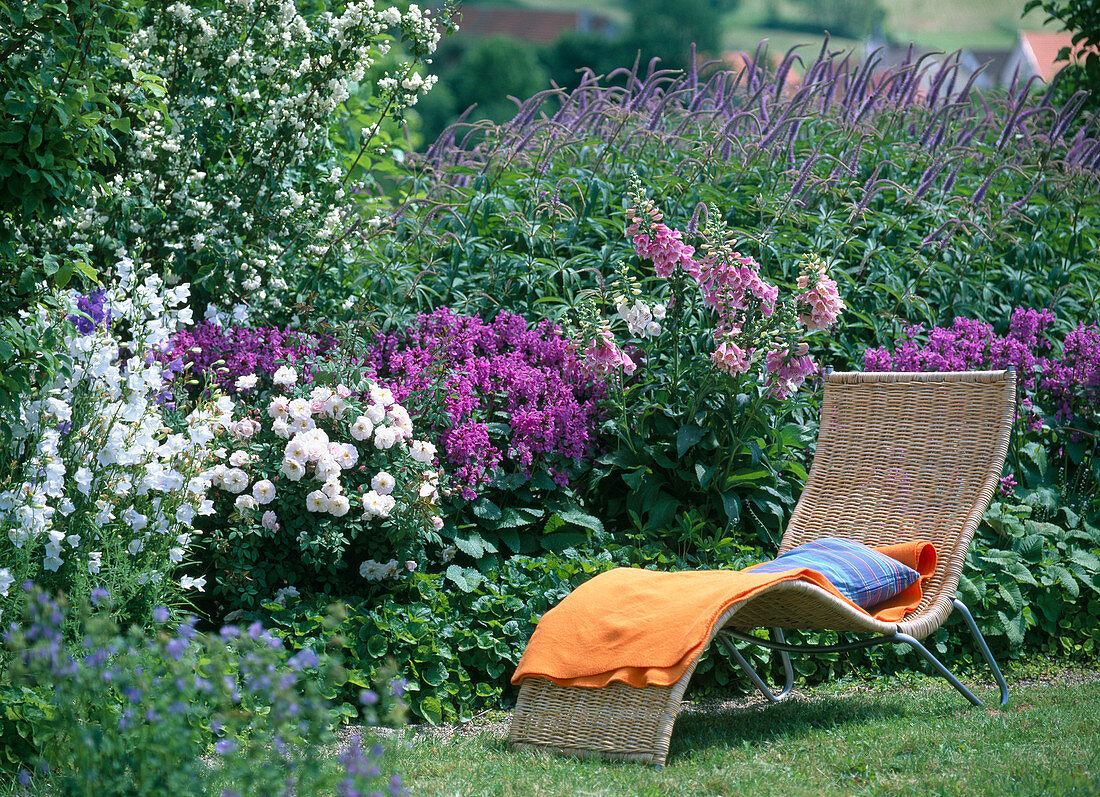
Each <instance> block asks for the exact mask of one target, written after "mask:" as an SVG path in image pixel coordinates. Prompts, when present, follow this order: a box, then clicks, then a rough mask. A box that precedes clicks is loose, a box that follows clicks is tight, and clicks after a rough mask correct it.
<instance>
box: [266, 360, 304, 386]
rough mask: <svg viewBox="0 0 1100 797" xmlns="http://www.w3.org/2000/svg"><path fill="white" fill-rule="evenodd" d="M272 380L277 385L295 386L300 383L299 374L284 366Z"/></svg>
mask: <svg viewBox="0 0 1100 797" xmlns="http://www.w3.org/2000/svg"><path fill="white" fill-rule="evenodd" d="M271 380H272V381H273V382H274V383H275V384H277V385H293V384H295V383H296V382H297V381H298V372H297V371H296V370H294V369H293V368H289V367H287V366H285V365H283V366H280V367H279V369H278V370H277V371H276V372H275V375H274V376H272V377H271Z"/></svg>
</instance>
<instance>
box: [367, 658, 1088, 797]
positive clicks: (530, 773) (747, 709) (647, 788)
mask: <svg viewBox="0 0 1100 797" xmlns="http://www.w3.org/2000/svg"><path fill="white" fill-rule="evenodd" d="M1018 679H1019V675H1018V674H1015V675H1014V674H1012V673H1010V678H1009V681H1010V686H1011V687H1012V697H1011V699H1010V701H1009V704H1008V705H1007V706H1006V707H1005V708H1004V709H1000V708H984V709H983V708H974V707H971V706H970V705H969V704H968V703H967V702H966V701H965V700H963V699H962V698H961V697H960V696H959V695H958V694H957V693H956V692H954V691H953V690H952V689H951V688H950V687H949V686H947V685H946V683H944V682H943V681H941V680H939V679H933V678H930V677H925V676H913V677H909V678H905V679H903V680H892V681H889V682H887V681H882V682H879V683H877V684H875V685H871V686H868V685H865V684H858V685H857V684H853V683H852V682H847V683H840V684H837V685H832V686H823V687H818V688H815V689H812V690H804V691H802V692H800V693H799V694H798V695H796V696H795V697H793V698H792V699H790V700H788V701H786V702H783V703H780V704H778V705H770V706H769V705H765V704H764V703H763V702H762V701H761V700H759V699H758V698H756V699H754V698H741V699H738V700H734V701H728V702H725V703H721V704H718V703H713V702H712V703H710V704H709V705H700V706H695V707H692V706H689V707H686V708H685V711H684V712H683V713H681V715H680V718H679V719H678V720H677V723H676V728H675V731H674V733H673V737H672V746H671V750H670V753H669V758H668V764H667V766H665V767H664V768H661V769H655V768H652V767H647V766H643V765H639V764H625V763H618V762H604V761H595V760H575V759H570V758H563V757H558V756H554V755H548V754H542V753H530V752H522V753H517V752H513V751H511V750H510V749H509V748H508V745H507V742H506V735H507V717H506V716H498V717H496V718H495V719H496V720H497V722H495V723H493V724H491V725H484V724H482V725H476V724H474V725H472V726H470V727H467V728H465V729H461V730H451V731H449V732H442V733H440V732H439V731H436V732H434V733H430V732H419V733H418V732H414V731H411V730H410V731H405V732H404V735H401V734H398V735H397V736H395V737H390V738H387V739H384V740H383V742H382V743H383V746H384V747H386V748H387V754H386V758H385V760H386V762H387V766H388V767H390V768H394V769H396V771H397V772H399V773H400V774H401V776H402V777H403V778H404V779H405V782H406V783H407V784H408V786H409V788H410V791H411V793H412V794H413V795H448V796H450V795H454V796H456V797H457V796H458V795H471V796H472V795H479V796H480V795H546V796H549V795H563V797H564V796H565V795H568V796H569V797H574V796H576V795H681V794H682V795H689V794H690V795H743V794H751V795H754V797H755V796H756V795H783V797H789V795H801V794H806V795H833V794H836V795H849V794H899V795H905V794H912V795H929V794H967V795H971V794H975V795H981V794H988V795H1006V794H1026V795H1048V794H1052V795H1069V794H1100V723H1097V721H1096V718H1097V717H1098V716H1100V680H1097V679H1096V677H1095V675H1092V676H1091V677H1089V678H1087V679H1086V680H1085V681H1084V682H1082V683H1067V682H1066V678H1065V677H1063V676H1062V675H1057V674H1055V675H1054V676H1052V677H1051V679H1052V680H1053V681H1054V683H1053V684H1047V683H1043V682H1041V681H1039V680H1037V679H1031V680H1028V681H1024V682H1020V681H1019V680H1018ZM1074 680H1082V679H1081V673H1075V674H1074ZM994 694H995V693H994V692H992V691H991V690H990V689H986V690H985V691H984V692H983V693H982V696H983V697H986V696H988V697H989V698H990V700H993V697H994Z"/></svg>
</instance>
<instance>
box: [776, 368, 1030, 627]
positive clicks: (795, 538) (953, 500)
mask: <svg viewBox="0 0 1100 797" xmlns="http://www.w3.org/2000/svg"><path fill="white" fill-rule="evenodd" d="M1015 406H1016V379H1015V374H1014V373H1013V372H1012V371H1007V372H1006V371H971V372H962V373H921V374H910V373H833V374H829V375H828V376H827V377H826V383H825V395H824V398H823V399H822V406H821V429H820V431H819V433H818V440H817V450H816V453H815V454H814V461H813V466H812V467H811V468H810V475H809V478H808V479H807V480H806V487H805V489H804V490H803V492H802V497H801V498H800V499H799V501H798V504H797V506H796V507H795V509H794V513H793V514H792V516H791V520H790V523H789V524H788V526H787V531H786V533H785V534H784V535H783V539H782V542H781V544H780V552H783V551H786V550H788V549H789V548H792V547H794V546H795V545H800V544H801V543H804V542H808V541H809V540H813V539H817V538H819V537H850V538H852V539H856V540H859V541H860V542H863V543H865V544H867V545H885V544H890V543H896V542H906V541H910V540H928V541H929V542H931V543H933V544H934V545H935V546H936V551H937V553H938V554H939V562H938V565H937V568H936V573H935V575H934V576H933V577H932V578H931V579H929V581H928V583H927V584H926V585H925V591H924V592H925V598H924V602H923V603H922V604H921V607H919V608H918V609H917V612H920V611H922V610H923V609H924V608H925V607H926V606H927V605H928V604H930V603H931V602H933V601H935V600H936V599H937V598H938V597H939V596H940V595H941V593H944V592H945V590H946V591H947V595H948V598H949V597H951V596H953V595H954V593H955V589H956V588H957V587H958V583H959V574H960V573H961V572H962V566H963V560H964V559H965V557H966V550H967V548H968V547H969V546H970V541H971V539H972V538H973V536H974V531H975V530H976V529H977V526H978V522H979V521H980V520H981V517H982V513H984V512H985V509H986V507H987V506H988V505H989V501H990V500H991V499H992V497H993V492H994V490H995V489H996V488H997V486H998V479H999V477H1000V475H1001V468H1002V467H1003V465H1004V459H1005V454H1006V453H1007V452H1008V443H1009V436H1010V434H1011V430H1012V423H1013V419H1014V416H1015ZM941 603H942V600H941Z"/></svg>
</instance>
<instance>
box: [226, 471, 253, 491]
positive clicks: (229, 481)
mask: <svg viewBox="0 0 1100 797" xmlns="http://www.w3.org/2000/svg"><path fill="white" fill-rule="evenodd" d="M221 482H222V483H221V486H222V489H223V490H225V491H226V492H227V493H241V492H244V489H245V488H246V487H248V474H247V473H245V472H244V471H243V470H241V469H240V468H229V469H228V470H227V471H226V472H225V473H224V474H222V480H221Z"/></svg>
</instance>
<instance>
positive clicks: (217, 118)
mask: <svg viewBox="0 0 1100 797" xmlns="http://www.w3.org/2000/svg"><path fill="white" fill-rule="evenodd" d="M141 19H142V22H143V24H142V26H141V27H139V28H138V29H137V30H136V32H135V33H134V34H133V35H132V37H131V38H130V40H129V41H128V42H127V44H126V47H125V48H124V53H123V55H122V56H121V62H122V66H123V67H125V68H126V69H127V70H128V71H129V72H131V73H132V74H134V75H135V76H136V75H143V76H145V77H144V80H145V81H146V82H150V81H152V82H153V83H155V82H156V81H160V83H161V85H162V87H163V91H164V98H163V108H162V110H159V111H154V112H152V113H151V114H150V115H149V116H148V118H146V119H145V120H143V121H141V122H139V123H138V124H136V125H135V127H134V129H133V130H132V132H131V133H130V136H129V139H128V140H127V139H123V141H125V142H126V146H125V148H124V150H123V152H122V153H121V157H120V162H119V165H120V169H119V172H120V173H119V174H116V175H115V176H113V177H112V178H111V179H110V180H109V181H108V182H107V184H106V185H105V186H103V187H97V188H95V189H93V190H91V191H90V192H89V193H88V194H87V196H86V197H85V198H84V200H83V202H77V203H75V205H74V207H73V208H72V210H71V212H69V213H67V214H62V215H61V216H59V217H58V219H57V221H56V224H55V227H54V228H53V229H51V230H50V231H48V233H49V234H47V235H42V236H33V237H32V236H28V238H27V240H26V241H25V242H24V248H25V249H27V250H28V252H31V253H37V254H39V255H41V254H43V253H44V252H45V251H54V253H55V254H58V255H60V254H68V255H72V254H74V253H78V252H83V253H87V254H88V255H89V256H90V257H91V259H92V261H93V263H94V262H97V261H99V260H102V259H103V258H106V257H109V255H110V253H113V252H115V251H117V250H124V251H135V250H136V249H138V248H140V247H141V246H142V245H143V244H144V246H145V252H146V255H147V256H148V257H149V260H150V261H152V262H157V263H160V262H164V263H168V264H171V270H172V272H173V273H174V274H176V275H183V276H184V277H185V278H191V277H193V276H195V275H203V274H209V273H212V272H213V271H215V270H216V271H217V277H218V290H217V291H216V292H215V293H216V298H217V299H218V301H219V302H220V303H221V304H222V307H220V308H219V309H221V310H222V311H228V314H227V317H228V318H232V319H233V320H235V321H238V322H243V321H246V320H247V316H248V313H249V311H250V310H251V311H259V312H267V313H268V314H270V313H271V312H272V311H276V312H278V311H284V310H286V309H288V305H289V304H291V302H292V301H293V296H292V295H290V293H289V289H290V288H291V283H293V282H294V280H293V279H292V278H291V276H290V275H291V265H292V264H293V265H294V266H295V267H296V268H306V267H308V266H311V265H316V264H320V263H322V262H327V260H328V259H334V260H339V259H341V258H347V257H350V247H351V237H350V236H345V235H343V232H344V231H345V230H346V228H347V226H348V224H349V218H350V216H351V215H352V214H353V213H354V212H355V208H354V206H353V204H352V202H351V199H350V197H348V196H347V194H346V190H345V185H344V184H345V182H346V180H347V178H348V173H347V171H346V170H345V168H344V167H343V166H342V165H341V164H342V160H343V159H342V156H341V155H340V153H339V152H338V150H337V149H336V147H335V145H334V143H333V140H332V135H331V130H332V129H333V125H334V124H339V123H341V121H342V120H346V119H347V118H348V112H347V111H346V109H345V108H344V106H343V103H344V102H345V101H346V100H348V99H349V98H350V97H351V95H352V94H353V93H356V94H357V95H358V96H359V97H360V99H361V100H362V101H364V104H365V105H366V106H367V107H368V108H370V109H371V110H369V111H368V114H367V115H368V118H369V119H370V121H371V122H374V124H368V125H366V127H365V128H364V130H363V141H362V142H361V143H362V150H361V152H368V151H370V152H372V153H373V149H372V147H373V146H374V145H373V143H372V142H373V137H374V135H375V133H377V131H378V125H380V124H381V121H382V119H383V118H384V117H386V116H387V115H388V116H393V115H397V114H400V112H401V111H402V109H403V108H406V107H408V106H410V105H413V104H415V103H416V101H417V99H418V98H419V96H420V95H421V94H423V93H424V92H426V91H428V90H429V89H430V88H431V87H432V85H433V83H434V80H435V79H434V77H432V76H428V77H424V76H422V75H421V74H419V70H420V69H421V68H422V64H423V63H424V62H425V59H427V58H428V57H430V55H431V54H432V53H433V52H434V50H435V48H436V44H437V43H438V40H439V31H438V30H437V27H436V21H435V20H433V19H432V17H431V16H430V15H429V14H428V12H426V11H424V10H422V9H420V8H419V7H418V6H416V5H415V4H414V5H411V6H410V7H409V8H408V9H407V10H406V11H405V12H401V11H399V10H398V9H397V8H393V7H382V6H381V4H379V5H377V6H376V5H375V3H374V2H373V0H361V1H360V2H350V3H348V4H347V5H345V6H344V7H343V9H342V10H341V11H339V13H333V12H331V11H326V12H323V13H320V14H316V15H312V16H310V17H309V18H307V17H305V16H303V15H302V13H300V11H299V9H298V7H297V5H296V3H295V0H231V1H230V2H227V3H225V4H224V5H223V6H221V7H213V8H201V9H200V8H197V7H192V6H191V5H189V4H187V3H186V2H174V3H172V4H170V5H165V4H159V3H151V4H148V5H147V6H146V7H145V9H144V11H143V12H142V17H141ZM391 37H398V38H401V39H402V41H403V43H404V45H405V47H406V49H407V51H408V53H409V54H410V56H411V60H403V61H400V62H399V63H398V64H397V65H396V66H395V67H394V68H393V69H392V70H391V71H390V72H388V73H386V74H385V75H383V76H381V77H380V78H379V79H378V80H377V81H375V83H374V86H375V91H376V95H377V96H375V97H373V98H369V99H368V97H367V94H366V92H367V90H368V89H369V88H370V84H371V76H370V72H369V70H371V68H372V67H373V66H374V65H375V64H376V62H377V61H378V59H379V58H381V57H382V56H384V55H386V53H387V52H388V51H389V50H390V41H391ZM150 76H151V77H150ZM119 88H120V90H121V89H123V88H128V87H119ZM38 238H40V239H41V240H37V239H38ZM246 298H247V301H246Z"/></svg>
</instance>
